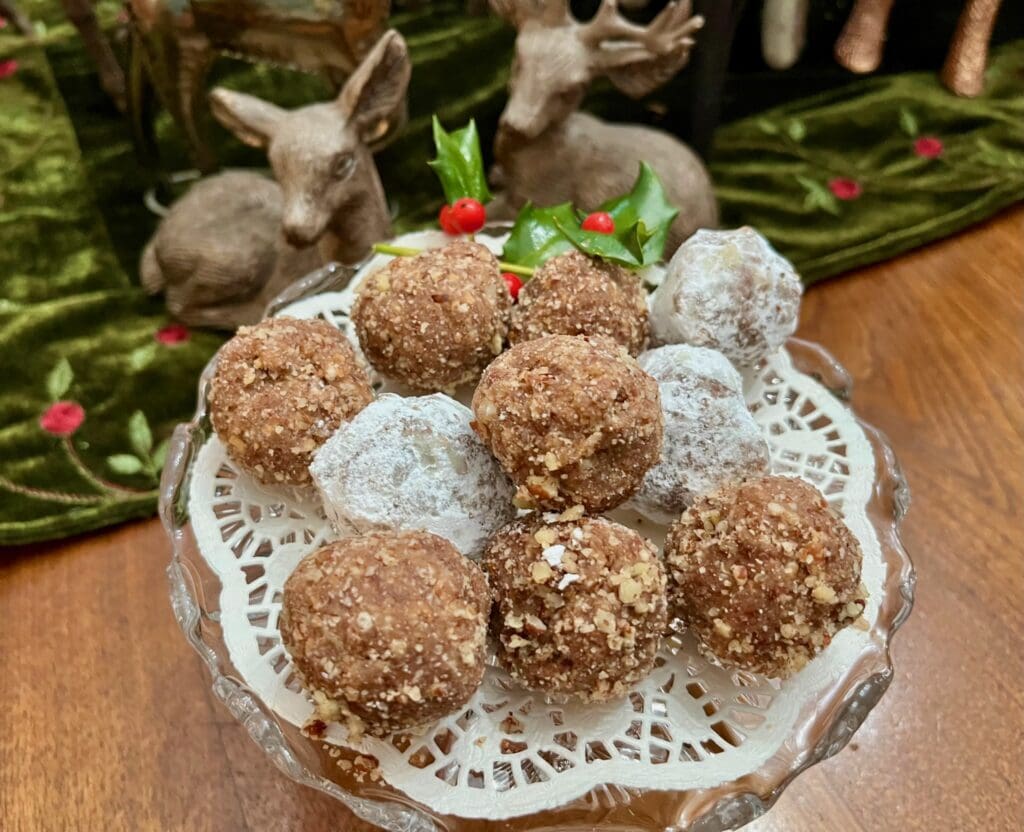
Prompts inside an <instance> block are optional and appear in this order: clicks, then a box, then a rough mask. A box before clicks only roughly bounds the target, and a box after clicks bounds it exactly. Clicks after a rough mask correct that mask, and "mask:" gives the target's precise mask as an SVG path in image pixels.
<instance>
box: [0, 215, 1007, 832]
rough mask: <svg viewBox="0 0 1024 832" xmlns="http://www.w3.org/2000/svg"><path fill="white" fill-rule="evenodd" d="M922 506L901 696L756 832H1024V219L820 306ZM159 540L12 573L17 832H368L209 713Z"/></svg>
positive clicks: (8, 618)
mask: <svg viewBox="0 0 1024 832" xmlns="http://www.w3.org/2000/svg"><path fill="white" fill-rule="evenodd" d="M800 334H801V335H802V336H803V337H805V338H809V339H811V340H815V341H820V342H821V343H823V344H824V345H825V346H827V347H828V348H829V349H830V350H831V351H832V352H834V353H835V355H836V356H837V357H838V358H839V360H840V361H842V362H843V363H844V364H845V365H846V367H847V368H848V369H849V370H850V372H851V373H852V374H853V377H854V378H855V379H856V386H855V389H854V402H855V405H856V408H857V410H858V411H859V413H860V414H861V415H863V416H864V417H865V418H866V419H867V420H868V421H870V422H872V423H874V424H875V425H878V426H879V427H881V428H882V429H883V430H885V431H886V432H887V433H888V434H889V437H890V439H891V440H892V442H893V444H894V446H895V447H896V449H897V452H898V454H899V457H900V460H901V462H902V463H903V466H904V468H905V470H906V473H907V476H908V478H909V480H910V485H911V489H912V491H913V496H914V502H913V506H912V508H911V512H910V515H909V517H908V518H907V521H906V524H905V527H904V532H905V535H904V536H905V541H906V544H907V547H908V549H909V550H910V552H911V555H912V556H913V557H914V560H915V563H916V565H917V568H918V573H919V584H918V601H917V607H916V609H915V612H914V614H913V615H912V616H911V618H910V621H909V622H908V624H907V625H906V626H905V628H904V630H903V631H902V632H901V633H900V634H899V635H898V636H897V637H896V643H895V649H894V657H895V662H896V671H897V672H896V680H895V682H894V684H893V686H892V688H891V689H890V692H889V694H888V695H887V696H886V697H885V698H884V699H883V700H882V702H881V704H880V705H879V706H878V707H877V708H876V709H875V711H874V712H873V713H872V714H871V716H870V718H869V719H868V720H867V722H866V723H865V725H864V727H863V728H862V729H861V730H860V732H859V733H858V734H857V736H856V737H855V738H854V741H853V742H852V743H851V745H850V746H849V747H848V748H847V749H846V750H845V751H843V752H842V753H841V754H839V755H838V756H837V757H836V758H834V759H832V760H830V761H829V762H827V763H824V764H822V765H819V766H817V767H815V768H814V769H812V770H810V771H808V772H806V773H805V774H804V775H802V776H801V777H800V778H799V779H798V780H797V781H796V783H794V784H793V785H792V786H791V787H790V788H789V790H788V791H787V792H786V793H785V795H784V796H783V797H782V799H781V800H780V801H779V804H778V805H777V807H776V808H775V809H774V810H772V812H771V813H769V814H768V815H767V816H766V817H764V818H762V819H761V820H759V821H757V822H756V823H754V824H753V825H751V826H750V827H749V828H750V829H751V830H755V832H769V830H780V831H781V830H785V832H811V831H812V830H813V832H820V830H830V831H831V832H847V831H849V832H860V830H865V832H867V830H871V832H877V830H901V831H902V830H938V829H949V830H973V829H979V830H981V829H985V830H1010V829H1021V828H1024V774H1022V765H1021V763H1022V757H1021V751H1020V749H1021V747H1022V746H1024V684H1022V683H1024V653H1022V650H1021V645H1022V643H1024V612H1022V611H1024V603H1022V599H1024V508H1022V505H1024V370H1022V368H1024V208H1018V209H1016V210H1013V211H1011V212H1007V213H1004V214H1003V215H1001V216H999V217H997V218H996V219H994V220H992V221H990V222H988V223H986V224H984V225H982V226H979V227H977V228H975V229H973V230H971V231H969V232H967V233H965V234H962V235H960V236H958V237H956V238H953V239H950V240H947V241H945V242H942V243H940V244H937V245H933V246H931V247H928V248H926V249H922V250H920V251H918V252H915V253H912V254H910V255H907V256H905V257H902V258H900V259H898V260H895V261H892V262H890V263H885V264H882V265H879V266H876V267H874V268H870V269H865V270H863V271H860V272H858V273H856V274H852V275H849V276H847V277H845V278H843V279H839V280H833V281H830V282H828V283H826V284H824V285H820V286H818V287H816V288H814V289H812V290H811V291H810V292H809V293H808V295H807V298H806V302H805V304H804V309H803V318H802V326H801V330H800ZM166 552H167V545H166V542H165V540H164V537H163V533H162V531H161V529H160V527H159V525H158V524H157V522H156V521H149V522H145V523H137V524H134V525H130V526H126V527H123V528H120V529H117V530H114V531H111V532H107V533H104V534H99V535H94V536H91V537H86V538H80V539H77V540H74V541H71V542H66V543H60V544H54V545H49V546H38V547H30V548H24V549H13V550H7V551H6V552H4V553H3V554H0V559H2V562H0V615H2V619H3V621H2V626H0V656H2V657H3V667H4V673H3V674H2V675H0V702H2V708H0V828H2V829H3V830H5V832H40V830H42V831H43V832H49V830H94V829H95V830H104V832H115V831H116V830H131V832H139V831H140V830H142V831H145V830H190V832H200V831H201V830H214V831H215V832H223V831H224V830H228V831H229V832H234V831H235V830H261V831H262V830H282V832H291V831H292V830H306V829H310V830H312V829H316V830H320V829H332V830H341V829H345V830H360V832H361V830H364V829H368V827H367V826H366V825H365V824H362V823H360V822H357V821H355V820H354V819H353V818H352V816H351V815H349V814H348V813H347V812H346V811H345V810H344V809H342V808H341V807H339V806H338V805H337V804H335V803H334V802H333V801H331V800H329V799H328V798H326V797H324V796H322V795H320V794H317V793H315V792H313V791H311V790H309V789H306V788H303V787H300V786H297V785H295V784H293V783H291V782H290V781H288V780H287V779H285V778H284V776H283V775H280V774H279V773H278V772H277V771H276V770H275V769H274V768H273V767H272V766H271V765H270V763H268V762H267V761H266V759H265V758H264V757H263V755H262V754H261V753H260V752H259V751H257V749H256V748H255V747H254V746H252V745H251V743H250V742H249V740H248V738H247V737H246V735H245V733H244V731H243V729H242V728H241V727H240V726H238V725H237V724H236V723H235V722H234V720H232V719H231V717H230V716H229V715H228V714H227V712H226V711H224V710H223V709H222V708H221V707H220V706H219V705H218V704H217V703H216V702H215V701H214V700H213V698H212V696H211V694H210V693H209V684H208V680H207V677H206V675H205V671H204V669H203V668H202V666H201V665H200V663H199V660H198V659H197V658H196V657H195V656H194V655H193V654H192V653H191V651H190V649H189V648H188V647H187V646H186V644H185V641H184V640H183V639H182V637H181V636H180V634H179V633H178V631H177V628H176V625H175V624H174V621H173V618H172V616H171V612H170V606H169V604H168V601H167V592H166V582H165V579H164V573H163V570H164V566H165V563H166Z"/></svg>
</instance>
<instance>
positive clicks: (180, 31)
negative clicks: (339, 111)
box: [74, 0, 391, 171]
mask: <svg viewBox="0 0 1024 832" xmlns="http://www.w3.org/2000/svg"><path fill="white" fill-rule="evenodd" d="M87 2H88V0H74V4H75V5H83V4H85V3H87ZM127 5H128V7H129V9H130V12H131V19H132V23H133V28H134V30H135V33H136V44H137V45H139V46H141V47H142V48H141V50H140V49H136V50H135V52H134V53H133V62H137V61H138V59H139V58H140V57H141V59H142V60H143V61H144V63H145V66H146V69H147V71H148V72H147V74H148V76H149V78H150V80H151V81H152V82H153V85H154V86H155V87H156V90H157V93H158V95H159V97H160V99H161V101H162V103H163V105H164V106H165V107H166V108H167V109H168V111H169V112H170V113H171V116H172V117H173V118H174V120H175V121H176V122H177V123H178V126H179V127H180V128H181V130H182V131H183V132H184V134H185V138H186V141H187V142H188V144H189V147H190V148H191V150H192V154H193V156H194V157H195V159H196V163H197V164H198V165H199V167H200V169H202V170H204V171H209V170H211V169H212V168H213V166H214V160H213V156H212V153H211V151H210V149H209V146H208V144H207V143H206V141H205V140H204V138H203V136H202V134H201V131H200V127H199V124H200V121H201V118H200V116H201V107H202V106H203V104H204V102H205V89H204V83H205V80H206V73H207V71H208V70H209V69H210V65H211V64H212V63H213V59H214V56H215V55H216V53H218V52H225V53H230V54H232V55H235V56H236V57H242V58H246V59H247V60H256V61H269V62H271V63H276V64H282V65H285V66H291V67H295V68H296V69H301V70H305V71H306V72H316V73H321V74H323V75H325V76H327V78H328V80H330V81H331V82H332V83H334V84H335V85H336V86H338V85H340V84H341V83H342V82H343V81H344V79H345V78H346V77H348V75H349V74H350V73H351V72H352V71H353V70H354V69H355V67H356V65H357V64H358V63H359V61H360V60H361V59H362V58H363V57H364V56H365V55H366V54H367V53H368V52H369V50H370V48H371V47H372V46H373V44H374V43H375V42H376V41H377V40H378V39H379V38H380V36H381V34H383V32H384V29H385V27H386V26H387V18H388V14H389V12H390V9H391V3H390V0H232V2H226V0H127ZM132 71H133V76H138V75H139V71H138V67H135V66H133V68H132ZM133 81H134V82H133V83H132V85H131V87H132V90H131V92H132V97H133V101H132V102H131V107H132V109H133V111H135V113H136V114H138V113H139V111H140V110H141V108H142V103H141V100H140V96H141V89H142V84H141V81H140V79H139V78H138V77H135V78H133Z"/></svg>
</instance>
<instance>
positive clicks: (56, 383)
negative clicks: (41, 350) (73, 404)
mask: <svg viewBox="0 0 1024 832" xmlns="http://www.w3.org/2000/svg"><path fill="white" fill-rule="evenodd" d="M74 380H75V371H74V370H72V369H71V362H70V361H68V360H67V359H66V358H63V357H62V358H61V359H60V361H58V362H57V363H56V364H55V365H54V367H53V369H52V370H50V372H49V373H48V374H47V376H46V392H47V395H49V397H50V398H51V399H53V400H54V401H56V400H57V399H59V398H60V397H61V396H63V395H64V394H65V393H67V392H68V389H69V388H70V387H71V382H72V381H74Z"/></svg>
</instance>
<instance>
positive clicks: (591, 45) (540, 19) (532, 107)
mask: <svg viewBox="0 0 1024 832" xmlns="http://www.w3.org/2000/svg"><path fill="white" fill-rule="evenodd" d="M491 6H492V8H493V9H494V10H495V11H496V12H497V13H498V14H499V15H501V16H502V17H504V18H505V19H506V20H508V21H509V22H510V23H512V25H513V26H515V28H516V30H517V32H518V34H517V36H516V44H515V58H514V61H513V64H512V75H511V80H510V83H509V99H508V103H507V104H506V106H505V110H504V112H502V114H501V118H500V120H499V123H498V134H497V136H496V138H495V144H494V155H495V161H496V169H495V171H494V172H493V173H492V178H493V179H494V181H495V184H496V185H497V186H499V187H502V188H504V192H503V194H502V199H501V201H500V202H499V204H500V205H501V208H502V210H505V211H512V210H516V209H518V208H519V207H521V206H522V205H523V204H525V203H526V202H527V201H531V202H534V203H537V204H539V205H552V204H556V203H560V202H566V201H571V202H573V203H574V204H575V205H577V206H578V207H580V208H582V209H584V210H593V209H594V208H596V207H597V206H598V205H600V204H601V203H602V202H605V201H606V200H608V199H610V198H612V197H614V196H618V195H619V194H622V193H625V192H626V191H628V190H629V189H630V187H631V186H632V184H633V181H634V179H635V178H636V175H637V171H638V170H639V166H640V162H641V161H646V162H647V163H648V164H650V165H651V167H652V168H653V169H654V170H655V172H656V173H657V174H658V176H659V178H660V179H661V181H662V183H663V184H664V186H665V190H666V193H667V196H668V199H669V201H670V202H671V203H672V204H673V205H675V206H676V207H677V208H679V209H680V213H679V217H678V218H677V219H676V221H675V223H674V224H673V226H672V229H671V231H670V233H669V239H668V244H667V246H666V249H665V256H666V257H670V256H671V255H672V252H673V251H675V249H676V248H677V247H678V246H679V244H680V243H682V242H683V240H685V239H686V238H687V237H689V236H690V235H691V234H693V232H694V231H696V230H697V229H698V228H706V227H713V226H715V225H717V223H718V207H717V204H716V202H715V196H714V192H713V191H712V187H711V178H710V176H709V175H708V172H707V170H706V169H705V168H704V165H703V164H702V163H701V161H700V159H698V158H697V156H696V154H695V153H694V152H693V151H692V150H690V148H688V147H687V146H686V145H685V144H683V143H682V142H680V141H679V140H678V139H676V138H675V137H673V136H671V135H669V134H668V133H665V132H663V131H660V130H655V129H653V128H650V127H643V126H640V125H635V124H608V123H606V122H604V121H601V120H600V119H598V118H595V117H594V116H591V115H588V114H587V113H582V112H579V111H578V109H579V106H580V104H581V103H582V101H583V96H584V94H585V92H586V90H587V87H588V86H589V85H590V83H591V82H592V81H593V80H594V79H595V78H597V77H599V76H604V77H606V78H608V79H609V80H610V81H611V82H612V83H613V84H614V85H615V86H616V87H617V88H618V89H619V90H621V91H622V92H624V93H625V94H626V95H629V96H631V97H634V98H639V97H641V96H644V95H646V94H648V93H650V92H652V91H653V90H654V89H655V88H657V87H658V86H660V85H661V84H664V83H665V82H666V81H668V80H669V79H670V78H671V77H672V76H673V75H675V74H676V73H677V72H678V71H679V70H680V69H682V67H683V66H684V65H685V63H686V61H687V59H688V57H689V53H690V48H691V47H692V46H693V39H692V37H691V35H692V34H693V33H694V32H696V31H697V30H698V29H699V28H700V27H701V25H702V24H703V19H702V18H700V17H693V16H691V14H690V2H689V0H679V2H673V3H670V4H669V5H668V6H666V7H665V8H664V9H663V10H662V11H661V13H660V14H659V15H658V16H657V17H656V18H655V19H654V20H652V21H651V23H650V24H649V25H647V26H640V25H637V24H635V23H631V22H630V21H628V20H626V19H625V18H623V17H621V16H620V15H619V12H618V8H617V3H616V2H615V0H604V2H603V3H602V4H601V7H600V8H599V9H598V11H597V14H596V15H595V16H594V17H593V19H591V20H590V21H589V22H587V23H581V22H579V21H578V20H576V19H575V18H573V16H572V14H571V13H570V10H569V6H568V2H567V0H491Z"/></svg>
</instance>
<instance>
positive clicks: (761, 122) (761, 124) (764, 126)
mask: <svg viewBox="0 0 1024 832" xmlns="http://www.w3.org/2000/svg"><path fill="white" fill-rule="evenodd" d="M757 126H758V128H759V129H760V130H761V132H762V133H767V134H768V135H769V136H775V135H778V132H779V128H778V127H776V126H775V125H774V124H772V123H771V122H770V121H768V119H766V118H759V119H758V120H757Z"/></svg>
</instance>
